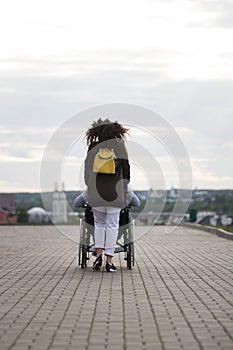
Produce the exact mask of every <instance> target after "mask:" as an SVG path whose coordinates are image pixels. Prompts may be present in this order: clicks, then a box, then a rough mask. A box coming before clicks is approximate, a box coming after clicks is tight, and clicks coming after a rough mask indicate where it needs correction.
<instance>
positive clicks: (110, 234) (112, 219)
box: [105, 207, 120, 264]
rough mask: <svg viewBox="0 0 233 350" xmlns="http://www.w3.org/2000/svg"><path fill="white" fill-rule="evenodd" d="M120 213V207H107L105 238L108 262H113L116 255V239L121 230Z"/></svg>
mask: <svg viewBox="0 0 233 350" xmlns="http://www.w3.org/2000/svg"><path fill="white" fill-rule="evenodd" d="M119 215H120V208H112V207H107V209H106V240H105V255H106V263H107V264H111V263H112V257H113V256H114V252H115V246H116V241H117V237H118V230H119Z"/></svg>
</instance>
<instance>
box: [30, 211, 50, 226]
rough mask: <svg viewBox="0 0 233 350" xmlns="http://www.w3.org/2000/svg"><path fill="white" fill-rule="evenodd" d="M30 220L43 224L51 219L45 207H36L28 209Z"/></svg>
mask: <svg viewBox="0 0 233 350" xmlns="http://www.w3.org/2000/svg"><path fill="white" fill-rule="evenodd" d="M27 213H28V222H30V223H35V224H43V223H47V222H48V221H49V218H48V215H47V213H46V211H45V210H44V209H43V208H40V207H34V208H31V209H29V210H28V211H27Z"/></svg>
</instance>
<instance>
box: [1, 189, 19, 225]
mask: <svg viewBox="0 0 233 350" xmlns="http://www.w3.org/2000/svg"><path fill="white" fill-rule="evenodd" d="M15 207H16V204H15V195H14V193H0V224H16V223H17V216H16V214H15Z"/></svg>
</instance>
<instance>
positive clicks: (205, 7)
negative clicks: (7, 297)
mask: <svg viewBox="0 0 233 350" xmlns="http://www.w3.org/2000/svg"><path fill="white" fill-rule="evenodd" d="M193 4H194V8H195V9H196V10H197V11H198V12H199V15H200V17H202V20H198V19H197V20H196V21H191V23H190V24H189V26H191V27H207V28H208V27H212V28H226V29H227V28H232V27H233V3H232V1H231V0H221V1H219V0H196V1H193ZM198 12H197V13H198ZM197 17H198V16H197Z"/></svg>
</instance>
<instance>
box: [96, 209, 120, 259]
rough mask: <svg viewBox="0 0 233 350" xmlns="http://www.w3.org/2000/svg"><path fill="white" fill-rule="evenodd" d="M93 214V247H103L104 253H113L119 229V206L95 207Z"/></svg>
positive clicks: (111, 254)
mask: <svg viewBox="0 0 233 350" xmlns="http://www.w3.org/2000/svg"><path fill="white" fill-rule="evenodd" d="M92 209H93V215H94V223H95V230H94V238H95V248H104V251H105V252H104V254H105V255H110V256H113V255H114V251H115V246H116V241H117V237H118V229H119V215H120V211H121V209H120V208H114V207H95V208H92Z"/></svg>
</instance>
